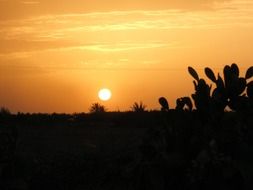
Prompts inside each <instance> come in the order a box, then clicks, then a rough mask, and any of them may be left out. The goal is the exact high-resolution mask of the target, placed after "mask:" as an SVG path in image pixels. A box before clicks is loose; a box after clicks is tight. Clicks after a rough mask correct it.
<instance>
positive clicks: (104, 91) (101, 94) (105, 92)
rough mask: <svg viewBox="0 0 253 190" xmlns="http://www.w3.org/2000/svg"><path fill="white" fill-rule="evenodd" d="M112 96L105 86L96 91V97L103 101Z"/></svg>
mask: <svg viewBox="0 0 253 190" xmlns="http://www.w3.org/2000/svg"><path fill="white" fill-rule="evenodd" d="M111 96H112V93H111V91H110V90H109V89H107V88H102V89H100V90H99V92H98V97H99V99H100V100H103V101H107V100H110V98H111Z"/></svg>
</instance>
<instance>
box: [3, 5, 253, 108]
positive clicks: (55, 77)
mask: <svg viewBox="0 0 253 190" xmlns="http://www.w3.org/2000/svg"><path fill="white" fill-rule="evenodd" d="M233 62H236V63H237V64H238V66H239V67H240V69H241V75H242V76H243V75H244V73H245V70H246V69H247V68H248V67H249V66H251V65H253V1H252V0H191V1H189V0H127V1H119V0H0V106H4V107H7V108H9V109H10V111H11V112H14V113H15V112H18V111H20V112H49V113H52V112H67V113H73V112H83V111H84V112H88V109H89V107H90V105H91V104H92V103H94V102H99V103H102V104H103V105H105V106H106V107H107V108H108V110H110V111H114V110H116V111H117V110H121V111H124V110H129V109H130V107H131V105H132V104H133V103H134V102H135V101H137V102H139V101H142V102H143V103H144V104H146V105H147V108H148V109H159V104H158V98H159V97H160V96H164V97H166V98H167V99H168V102H169V104H170V106H171V107H174V106H175V101H176V98H178V97H181V96H190V95H191V93H193V92H194V89H193V84H192V78H191V77H190V75H189V74H188V72H187V67H188V66H192V67H194V68H196V70H197V71H198V72H199V73H200V75H201V76H202V77H203V76H204V74H203V70H204V67H206V66H208V67H211V68H213V69H214V70H215V72H216V73H217V72H222V68H223V66H224V65H226V64H231V63H233ZM103 87H107V88H109V89H111V91H112V98H111V99H110V100H109V101H107V102H102V101H101V100H99V99H98V96H97V93H98V91H99V89H101V88H103Z"/></svg>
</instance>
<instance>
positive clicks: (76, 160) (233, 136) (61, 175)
mask: <svg viewBox="0 0 253 190" xmlns="http://www.w3.org/2000/svg"><path fill="white" fill-rule="evenodd" d="M252 121H253V117H252V115H247V116H245V115H239V114H236V113H225V114H224V115H222V116H219V117H218V119H217V117H210V118H207V119H206V118H204V119H203V118H201V117H200V116H199V115H198V114H197V113H195V112H180V111H179V112H178V111H173V110H171V111H169V112H166V113H162V112H143V113H133V112H129V113H103V114H91V115H90V114H76V115H65V114H62V115H60V114H53V115H46V114H33V115H30V114H18V115H5V116H1V117H0V125H1V126H0V127H1V128H0V130H1V131H0V135H1V136H0V143H1V144H0V146H1V147H0V148H1V152H0V159H1V160H0V161H1V163H0V189H3V190H4V189H35V190H36V189H59V190H61V189H64V190H65V189H71V190H75V189H76V190H79V189H80V190H81V189H83V190H86V189H88V190H105V189H110V190H111V189H129V190H142V189H143V190H155V189H158V190H160V189H161V190H165V189H166V190H167V189H186V190H192V189H252V187H253V186H252V181H253V138H252V137H253V122H252Z"/></svg>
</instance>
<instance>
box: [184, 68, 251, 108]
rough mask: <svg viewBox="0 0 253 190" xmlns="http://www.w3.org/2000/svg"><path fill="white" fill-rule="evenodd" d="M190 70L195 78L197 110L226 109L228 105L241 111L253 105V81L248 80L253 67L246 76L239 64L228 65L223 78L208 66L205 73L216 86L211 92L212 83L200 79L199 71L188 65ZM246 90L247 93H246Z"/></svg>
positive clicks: (193, 95)
mask: <svg viewBox="0 0 253 190" xmlns="http://www.w3.org/2000/svg"><path fill="white" fill-rule="evenodd" d="M188 72H189V73H190V75H191V76H192V77H193V78H194V79H195V80H194V81H193V83H194V87H195V93H194V94H192V98H193V100H194V103H195V106H196V108H197V110H199V111H201V112H203V111H204V110H210V111H220V112H221V111H224V109H225V107H226V106H229V108H231V109H232V110H235V111H239V110H244V109H247V108H248V107H249V106H250V107H252V106H251V105H252V104H251V103H250V102H253V100H252V99H253V83H252V82H249V83H247V80H248V79H250V78H251V77H253V67H250V68H248V69H247V71H246V74H245V77H240V70H239V67H238V66H237V64H235V63H233V64H231V65H230V66H229V65H226V66H225V67H224V68H223V79H222V77H221V76H220V74H218V76H217V77H216V76H215V74H214V72H213V71H212V69H210V68H208V67H206V68H205V74H206V76H207V78H209V79H210V80H211V81H212V82H213V83H215V84H216V88H215V89H214V90H213V91H212V94H211V95H210V92H211V87H212V86H211V85H210V86H209V85H207V83H206V81H205V80H204V79H200V78H199V76H198V73H197V72H196V71H195V70H194V69H193V68H192V67H188ZM245 91H246V94H245V93H244V92H245Z"/></svg>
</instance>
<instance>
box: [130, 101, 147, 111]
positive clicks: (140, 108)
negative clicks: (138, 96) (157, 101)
mask: <svg viewBox="0 0 253 190" xmlns="http://www.w3.org/2000/svg"><path fill="white" fill-rule="evenodd" d="M146 107H147V106H146V105H145V104H143V103H142V101H140V103H137V102H134V104H133V105H132V107H131V110H132V111H134V112H144V111H146Z"/></svg>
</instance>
